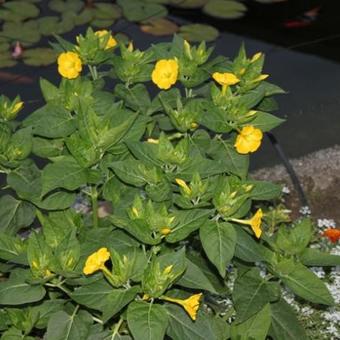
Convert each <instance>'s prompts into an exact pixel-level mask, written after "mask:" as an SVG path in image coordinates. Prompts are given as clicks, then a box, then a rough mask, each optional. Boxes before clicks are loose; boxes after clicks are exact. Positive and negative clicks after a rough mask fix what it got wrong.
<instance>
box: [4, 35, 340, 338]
mask: <svg viewBox="0 0 340 340" xmlns="http://www.w3.org/2000/svg"><path fill="white" fill-rule="evenodd" d="M54 47H55V49H56V50H57V51H58V53H59V58H58V70H59V73H60V74H61V76H62V80H61V82H60V84H59V86H58V87H57V86H55V85H53V84H51V83H50V82H48V81H47V80H44V79H42V80H41V89H42V93H43V97H44V99H45V101H46V104H45V105H44V106H43V107H41V108H40V109H38V110H36V111H35V112H33V113H31V114H30V115H29V116H28V117H27V118H26V119H24V120H23V121H22V122H16V121H15V120H14V119H15V117H16V115H17V114H18V112H19V111H20V110H21V108H22V106H23V104H22V102H21V101H20V98H19V97H17V98H16V99H15V100H14V101H10V100H9V99H8V98H5V97H2V98H1V101H0V109H1V123H0V128H1V134H0V138H1V144H0V148H1V155H0V164H1V172H2V173H3V174H4V175H5V176H6V181H7V187H8V188H10V189H12V192H13V194H12V195H10V194H8V193H7V194H3V195H2V197H1V198H0V231H1V237H0V259H1V263H0V270H1V273H2V274H1V275H2V279H1V281H0V305H1V311H0V330H1V332H2V339H9V338H11V339H14V338H15V339H16V338H18V339H19V338H20V339H34V338H35V337H36V336H38V337H43V338H44V339H48V340H49V339H51V340H58V339H74V340H79V339H96V340H97V339H115V340H117V339H137V340H144V339H149V340H151V339H152V340H157V339H164V338H169V339H175V340H184V339H209V340H213V339H228V338H231V339H256V340H259V339H266V338H268V337H270V338H272V339H285V340H286V339H299V340H301V339H305V338H306V336H305V333H304V330H303V328H302V327H301V326H300V325H299V323H298V321H297V319H296V316H295V315H294V313H293V311H292V309H291V308H290V306H289V305H288V304H287V303H286V302H285V300H284V299H283V297H282V296H281V288H282V287H283V286H285V287H288V288H289V289H290V290H291V291H292V292H294V293H295V294H296V295H297V296H298V297H300V298H302V299H305V300H307V301H310V302H311V303H313V304H316V305H332V304H333V299H332V297H331V295H330V293H329V292H328V290H327V288H326V286H325V285H324V284H323V282H322V281H320V279H318V277H317V276H316V275H315V274H313V273H312V272H311V271H310V270H309V269H308V268H307V267H308V266H312V265H318V266H322V265H325V266H332V265H336V264H339V257H337V256H332V255H329V254H326V253H322V252H320V251H318V250H315V249H311V248H308V245H309V243H310V242H311V241H312V239H313V237H314V232H313V230H312V224H311V222H310V220H308V219H303V220H301V221H299V222H296V223H295V224H293V225H286V224H284V223H280V221H281V220H280V219H278V218H276V221H277V222H276V223H273V220H272V219H270V223H269V215H268V214H269V213H268V214H267V213H266V204H265V202H264V201H267V200H271V199H273V198H275V197H277V196H279V195H280V192H281V188H280V186H278V185H275V184H272V183H269V182H263V181H255V180H252V179H250V178H249V177H248V164H249V154H250V153H252V152H254V151H256V150H257V149H258V148H259V147H260V145H261V140H262V136H263V132H265V131H269V130H270V129H272V128H274V127H275V126H277V125H278V124H279V123H281V120H280V119H278V118H277V117H275V116H273V115H272V114H270V113H269V112H270V111H271V110H272V109H274V108H275V102H274V100H273V99H272V98H271V97H272V95H274V94H278V93H282V92H283V91H282V90H281V89H280V88H278V87H277V86H275V85H273V84H270V83H269V82H267V81H266V80H265V79H266V78H267V75H264V74H262V66H263V61H264V55H263V54H262V53H257V54H255V55H254V56H253V57H252V58H248V57H247V56H246V53H245V50H244V48H241V50H240V52H239V54H238V56H237V57H236V58H235V59H234V60H233V61H230V60H229V59H227V58H225V57H221V56H219V57H215V58H213V57H212V56H211V54H212V49H211V48H208V49H207V48H206V45H205V44H204V43H201V44H200V45H199V46H197V47H194V46H190V45H189V44H188V43H187V42H186V41H184V40H183V39H182V38H179V37H174V39H173V41H172V42H171V43H161V44H156V45H153V46H151V47H150V48H149V49H148V50H146V51H140V50H138V49H135V48H134V46H133V44H132V43H129V44H128V45H126V44H124V43H122V42H119V41H116V39H115V38H114V37H113V36H111V33H110V32H107V31H99V32H93V31H92V30H91V29H89V30H88V31H87V33H86V35H85V36H79V37H78V38H77V42H76V44H71V43H69V42H66V41H64V40H62V39H60V38H59V39H58V44H54ZM87 69H88V70H89V72H88V73H87V72H86V70H87ZM112 79H114V81H113V82H112ZM146 83H147V85H148V88H147V87H146ZM112 84H113V86H112ZM148 89H150V91H153V92H155V95H154V96H153V98H151V97H150V94H149V92H148ZM33 155H34V156H35V157H34V158H32V156H33ZM37 159H45V163H44V164H45V166H44V167H43V168H42V169H40V168H38V166H37V165H36V163H35V162H36V160H37ZM39 164H41V162H40V163H39ZM76 199H77V200H78V201H79V199H81V200H82V202H85V203H86V202H88V205H89V206H91V208H88V211H87V213H81V212H79V211H77V210H75V209H74V208H75V207H78V205H79V204H78V205H77V204H75V200H76ZM103 203H105V204H104V205H105V207H107V206H108V205H110V206H111V208H110V209H107V208H106V210H105V214H103V213H102V211H101V210H102V208H103V207H102V205H103ZM83 204H84V203H83ZM108 210H110V211H108ZM34 221H36V222H34ZM282 221H283V220H282ZM32 224H33V228H32V227H31V228H30V229H29V232H28V233H27V232H24V233H23V230H24V231H25V230H27V228H29V227H30V226H32ZM34 226H40V227H38V228H36V227H34ZM23 235H26V236H23ZM27 235H28V236H27ZM261 268H266V271H267V273H268V274H266V275H261V274H262V272H261ZM232 278H236V280H235V282H231V281H232ZM223 300H225V301H230V304H229V305H228V306H227V307H223V305H221V304H219V303H217V302H220V301H223Z"/></svg>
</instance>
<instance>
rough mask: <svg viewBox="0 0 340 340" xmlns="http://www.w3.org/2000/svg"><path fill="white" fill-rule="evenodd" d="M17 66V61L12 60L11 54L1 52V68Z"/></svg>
mask: <svg viewBox="0 0 340 340" xmlns="http://www.w3.org/2000/svg"><path fill="white" fill-rule="evenodd" d="M16 64H17V61H16V60H15V59H13V58H12V55H11V53H9V52H1V54H0V68H3V67H12V66H15V65H16Z"/></svg>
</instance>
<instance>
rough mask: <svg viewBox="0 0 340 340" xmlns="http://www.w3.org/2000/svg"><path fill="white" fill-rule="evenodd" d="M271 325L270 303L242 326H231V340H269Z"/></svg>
mask: <svg viewBox="0 0 340 340" xmlns="http://www.w3.org/2000/svg"><path fill="white" fill-rule="evenodd" d="M270 323H271V312H270V305H269V303H268V304H266V305H265V306H264V307H263V308H261V310H260V311H259V312H258V313H257V314H255V315H254V316H253V317H251V318H250V319H248V320H247V321H245V322H243V323H241V324H235V323H233V324H232V326H231V340H265V339H267V333H268V330H269V327H270ZM287 339H288V338H287ZM289 339H290V338H289Z"/></svg>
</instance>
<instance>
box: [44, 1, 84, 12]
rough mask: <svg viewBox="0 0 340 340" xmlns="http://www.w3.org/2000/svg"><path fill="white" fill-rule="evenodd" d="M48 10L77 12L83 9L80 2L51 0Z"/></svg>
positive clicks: (82, 4) (82, 3)
mask: <svg viewBox="0 0 340 340" xmlns="http://www.w3.org/2000/svg"><path fill="white" fill-rule="evenodd" d="M48 6H49V8H50V9H51V10H53V11H55V12H60V13H64V12H75V13H77V12H79V11H80V10H81V9H82V8H83V7H84V2H83V1H81V0H65V1H63V0H51V1H50V2H49V4H48Z"/></svg>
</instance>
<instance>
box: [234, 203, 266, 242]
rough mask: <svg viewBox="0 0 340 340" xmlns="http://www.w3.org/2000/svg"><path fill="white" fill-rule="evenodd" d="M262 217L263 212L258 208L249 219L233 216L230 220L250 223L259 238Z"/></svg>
mask: <svg viewBox="0 0 340 340" xmlns="http://www.w3.org/2000/svg"><path fill="white" fill-rule="evenodd" d="M262 217H263V212H262V210H261V209H259V210H257V211H256V213H255V215H254V216H253V217H252V218H251V219H249V220H239V219H237V218H233V219H232V221H234V222H238V223H241V224H247V225H250V227H251V229H252V230H253V232H254V234H255V236H256V237H257V238H260V237H261V234H262V229H261V223H262Z"/></svg>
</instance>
